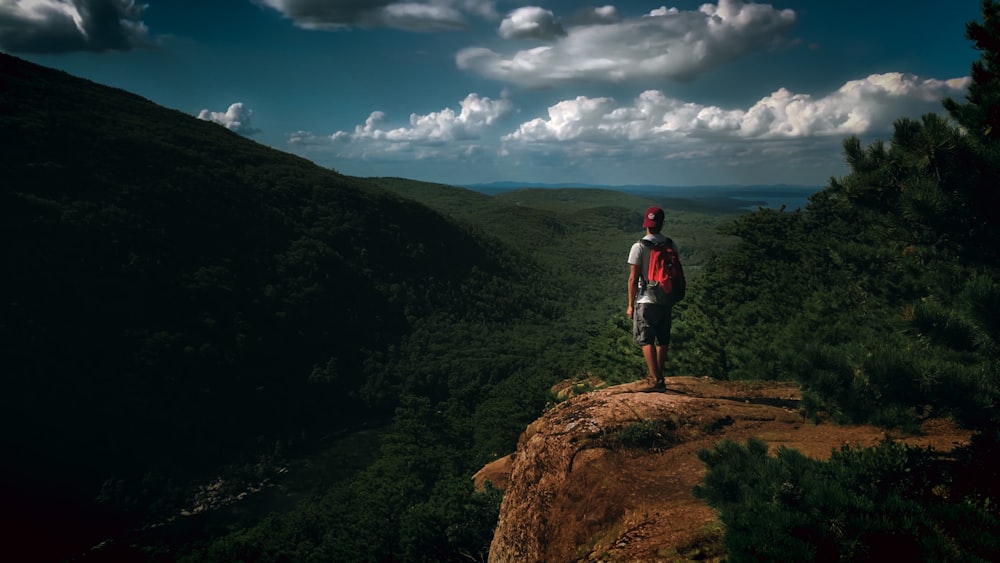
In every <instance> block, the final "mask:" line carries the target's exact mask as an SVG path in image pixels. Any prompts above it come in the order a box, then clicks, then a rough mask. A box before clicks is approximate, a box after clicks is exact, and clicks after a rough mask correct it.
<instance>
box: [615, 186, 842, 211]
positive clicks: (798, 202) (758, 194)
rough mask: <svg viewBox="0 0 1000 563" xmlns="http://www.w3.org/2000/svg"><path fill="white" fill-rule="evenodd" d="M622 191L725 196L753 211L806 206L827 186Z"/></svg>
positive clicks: (698, 197)
mask: <svg viewBox="0 0 1000 563" xmlns="http://www.w3.org/2000/svg"><path fill="white" fill-rule="evenodd" d="M611 189H617V190H618V191H622V192H626V193H630V194H635V195H641V196H644V197H665V198H681V199H695V200H713V201H719V200H722V199H730V200H737V201H738V202H746V205H742V206H738V207H739V208H741V209H747V210H750V211H753V210H755V209H757V208H758V207H766V208H770V209H780V208H781V206H782V205H784V206H785V209H786V210H787V211H794V210H796V209H805V207H806V204H807V203H808V202H809V196H811V195H813V194H814V193H816V192H818V191H820V190H822V189H823V187H822V186H789V185H775V186H676V187H675V186H622V187H618V188H611Z"/></svg>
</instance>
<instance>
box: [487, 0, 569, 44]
mask: <svg viewBox="0 0 1000 563" xmlns="http://www.w3.org/2000/svg"><path fill="white" fill-rule="evenodd" d="M499 33H500V36H501V37H503V38H504V39H542V40H550V39H555V38H557V37H561V36H564V35H566V30H564V29H563V27H562V23H560V22H559V19H558V18H556V16H555V14H553V13H552V11H551V10H545V9H542V8H539V7H537V6H526V7H524V8H518V9H516V10H514V11H513V12H511V13H510V14H508V15H507V17H505V18H504V19H503V21H502V22H500V30H499Z"/></svg>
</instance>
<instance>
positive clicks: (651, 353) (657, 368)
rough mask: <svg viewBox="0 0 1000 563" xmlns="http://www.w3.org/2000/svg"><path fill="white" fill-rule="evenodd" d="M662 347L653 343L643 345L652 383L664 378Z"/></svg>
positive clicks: (643, 355) (643, 354)
mask: <svg viewBox="0 0 1000 563" xmlns="http://www.w3.org/2000/svg"><path fill="white" fill-rule="evenodd" d="M660 348H662V346H654V345H652V344H645V345H643V347H642V357H644V358H646V369H647V370H649V379H650V380H651V381H650V383H656V382H657V381H659V380H661V379H663V364H662V363H660Z"/></svg>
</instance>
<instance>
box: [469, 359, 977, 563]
mask: <svg viewBox="0 0 1000 563" xmlns="http://www.w3.org/2000/svg"><path fill="white" fill-rule="evenodd" d="M567 387H568V385H567ZM667 387H668V391H667V392H665V393H663V392H659V393H651V392H643V385H642V384H641V383H632V384H627V385H619V386H615V387H610V388H606V389H600V390H597V391H592V392H589V393H586V394H583V395H579V396H575V397H572V398H570V399H569V400H567V401H565V402H562V403H560V404H558V405H556V406H555V407H554V408H552V409H551V410H549V411H547V412H545V413H544V414H543V415H542V416H541V417H540V418H539V419H538V420H536V421H535V422H534V423H532V424H531V425H529V427H528V428H527V429H526V430H525V431H524V433H523V434H522V436H521V438H520V440H519V443H518V446H517V450H516V451H515V452H514V453H513V454H511V455H510V456H507V457H504V458H501V459H499V460H497V461H495V462H493V463H491V464H490V465H488V466H486V467H484V468H483V469H482V470H481V471H480V472H479V473H477V474H476V476H475V479H476V482H477V484H479V485H480V486H481V485H482V484H483V482H484V481H486V480H489V481H491V482H492V483H493V484H494V485H495V486H497V487H500V488H503V489H505V494H504V500H503V504H502V505H501V509H500V518H499V520H498V522H497V527H496V531H495V533H494V537H493V542H492V545H491V547H490V557H489V561H490V562H491V563H505V562H517V563H524V562H535V561H539V562H541V561H545V562H556V561H608V562H612V561H629V562H631V561H685V560H700V561H706V560H708V561H713V560H715V561H717V560H719V559H720V558H721V555H722V554H721V553H719V545H720V542H719V539H720V538H721V534H722V528H721V525H720V524H719V523H718V522H717V518H716V515H715V513H714V511H713V510H712V509H711V508H710V507H708V506H707V505H706V504H704V503H703V502H702V501H700V500H698V499H696V498H695V497H694V496H693V494H692V492H691V491H692V489H693V487H694V486H695V485H697V484H698V483H700V482H701V479H702V477H703V476H704V474H705V467H704V465H703V464H702V462H701V461H700V460H699V459H698V457H697V452H698V450H700V449H701V448H706V447H711V446H713V445H714V444H715V443H717V442H718V441H720V440H722V439H729V440H733V441H736V442H744V441H746V440H747V439H748V438H751V437H756V438H760V439H762V440H764V441H766V442H767V443H768V444H769V445H770V446H771V448H772V450H773V449H776V448H777V447H779V446H785V447H789V448H794V449H797V450H799V451H801V452H802V453H803V454H805V455H809V456H812V457H816V458H827V457H829V455H830V453H831V452H832V451H833V450H835V449H839V448H840V447H841V446H843V445H860V446H873V445H876V444H878V443H879V442H881V441H883V440H885V439H887V438H891V439H897V440H899V441H903V442H906V443H910V444H914V445H920V446H930V447H933V448H935V449H938V450H950V449H952V448H954V447H955V446H957V445H959V444H964V443H966V442H967V441H968V439H969V433H968V432H966V431H964V430H961V429H959V428H957V427H955V426H954V425H953V424H951V423H950V422H948V421H943V420H937V421H929V422H928V423H927V424H925V427H924V432H923V433H922V434H921V435H919V436H910V437H904V436H896V435H891V434H889V433H887V431H886V430H884V429H881V428H877V427H873V426H837V425H834V424H831V423H821V424H814V423H812V422H810V421H808V420H807V419H806V418H804V417H803V415H802V414H801V413H800V412H799V407H798V402H799V398H800V394H799V389H798V387H797V386H795V385H794V384H786V383H774V382H756V383H747V382H720V381H715V380H710V379H707V378H695V377H675V378H668V380H667ZM554 391H556V392H557V393H558V392H559V391H560V390H559V389H555V390H554ZM623 431H624V432H623ZM629 432H631V434H630V433H629ZM623 436H631V437H633V438H635V437H639V438H642V439H651V441H649V442H648V443H646V444H644V445H643V446H642V447H628V445H627V444H623V442H622V437H623Z"/></svg>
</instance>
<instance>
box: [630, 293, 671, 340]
mask: <svg viewBox="0 0 1000 563" xmlns="http://www.w3.org/2000/svg"><path fill="white" fill-rule="evenodd" d="M671 313H673V307H670V306H669V305H657V304H656V303H636V305H635V311H634V312H633V314H632V336H633V337H634V338H635V343H636V344H638V345H639V346H648V345H650V344H656V345H658V346H669V345H670V325H671V324H672V314H671Z"/></svg>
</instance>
